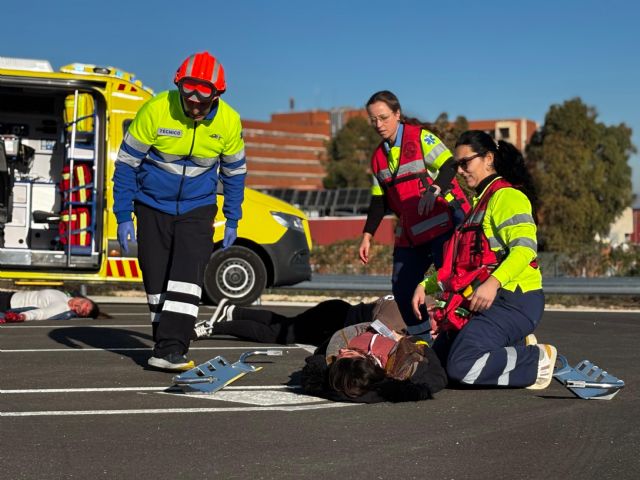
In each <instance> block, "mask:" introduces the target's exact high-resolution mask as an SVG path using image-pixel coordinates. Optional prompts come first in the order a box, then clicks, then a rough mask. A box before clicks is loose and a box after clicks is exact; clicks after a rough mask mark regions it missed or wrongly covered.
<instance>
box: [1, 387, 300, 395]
mask: <svg viewBox="0 0 640 480" xmlns="http://www.w3.org/2000/svg"><path fill="white" fill-rule="evenodd" d="M224 389H225V390H298V389H300V386H299V385H247V386H244V387H237V386H236V387H234V386H230V385H227V386H226V387H224ZM166 390H167V387H95V388H93V387H89V388H23V389H15V390H0V395H1V394H3V393H20V394H25V393H87V392H89V393H105V392H143V391H144V392H154V391H155V392H162V391H166Z"/></svg>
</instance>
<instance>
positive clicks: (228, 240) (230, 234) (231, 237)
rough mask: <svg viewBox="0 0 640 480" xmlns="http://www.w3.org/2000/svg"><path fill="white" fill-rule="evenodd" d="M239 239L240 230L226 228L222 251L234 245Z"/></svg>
mask: <svg viewBox="0 0 640 480" xmlns="http://www.w3.org/2000/svg"><path fill="white" fill-rule="evenodd" d="M236 238H238V229H237V228H233V227H225V228H224V239H223V240H222V249H223V250H225V249H227V248H229V247H230V246H231V245H233V242H235V241H236Z"/></svg>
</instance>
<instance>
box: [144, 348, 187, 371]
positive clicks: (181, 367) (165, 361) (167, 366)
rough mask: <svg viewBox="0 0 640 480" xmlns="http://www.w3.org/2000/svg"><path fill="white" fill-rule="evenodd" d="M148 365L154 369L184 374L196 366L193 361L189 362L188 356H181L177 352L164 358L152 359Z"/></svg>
mask: <svg viewBox="0 0 640 480" xmlns="http://www.w3.org/2000/svg"><path fill="white" fill-rule="evenodd" d="M147 363H148V364H149V365H150V366H152V367H155V368H159V369H161V370H170V371H172V372H184V371H186V370H191V369H192V368H194V367H195V366H196V365H195V363H193V360H187V357H186V355H180V354H179V353H177V352H173V353H170V354H169V355H167V356H166V357H163V358H158V357H151V358H150V359H149V360H148V362H147Z"/></svg>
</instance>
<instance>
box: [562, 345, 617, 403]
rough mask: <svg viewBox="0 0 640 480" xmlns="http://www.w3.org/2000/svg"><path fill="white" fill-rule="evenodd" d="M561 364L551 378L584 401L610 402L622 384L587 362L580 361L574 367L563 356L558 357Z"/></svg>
mask: <svg viewBox="0 0 640 480" xmlns="http://www.w3.org/2000/svg"><path fill="white" fill-rule="evenodd" d="M558 361H559V362H560V363H561V366H560V367H559V368H556V370H555V372H554V373H553V376H554V377H555V379H556V380H558V381H559V382H560V383H562V384H563V385H564V386H565V387H567V388H568V389H569V390H571V391H572V392H573V393H574V394H575V395H577V396H578V397H580V398H584V399H585V400H611V399H612V398H613V397H614V396H615V395H616V394H617V393H618V392H619V391H620V389H621V388H622V387H624V382H623V381H622V380H620V379H619V378H616V377H614V376H613V375H611V374H610V373H607V372H605V371H604V370H602V369H601V368H600V367H597V366H596V365H594V364H593V363H591V362H590V361H589V360H582V361H581V362H580V363H578V364H577V365H576V366H575V367H571V366H569V362H568V361H567V359H566V357H564V356H563V355H558Z"/></svg>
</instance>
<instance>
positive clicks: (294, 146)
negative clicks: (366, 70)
mask: <svg viewBox="0 0 640 480" xmlns="http://www.w3.org/2000/svg"><path fill="white" fill-rule="evenodd" d="M291 104H292V105H293V103H291ZM366 116H367V112H366V110H364V109H353V108H335V109H332V110H309V111H303V112H296V111H291V112H285V113H274V114H272V115H271V120H270V121H268V122H264V121H256V120H243V122H242V123H243V127H244V140H245V146H246V152H247V163H248V167H249V175H248V176H247V185H248V186H250V187H252V188H256V189H262V190H266V189H277V188H280V189H282V188H287V189H295V190H321V189H322V188H323V186H322V179H323V178H324V176H325V174H326V171H325V166H324V162H325V161H326V158H327V154H326V145H327V142H328V141H329V140H330V139H331V138H332V137H333V136H334V135H335V134H336V133H337V132H338V131H339V130H340V129H341V128H342V127H343V126H344V125H345V124H346V123H347V122H348V121H349V120H350V119H351V118H353V117H366ZM469 128H471V129H477V130H484V131H486V132H487V133H489V134H490V135H491V136H492V137H494V138H496V139H498V140H500V139H502V140H507V141H509V142H511V143H513V144H514V145H515V146H516V147H518V148H519V149H520V150H524V147H525V146H526V144H527V143H528V142H529V140H530V139H531V136H532V135H533V134H534V132H535V131H536V129H537V124H536V122H534V121H532V120H527V119H525V118H520V119H506V120H472V121H469Z"/></svg>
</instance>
